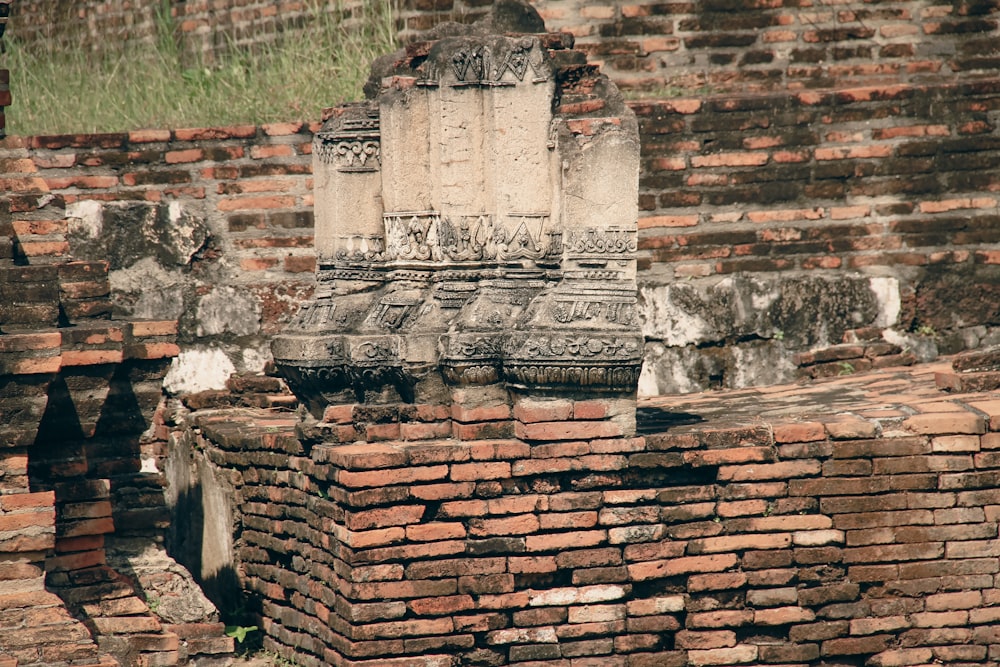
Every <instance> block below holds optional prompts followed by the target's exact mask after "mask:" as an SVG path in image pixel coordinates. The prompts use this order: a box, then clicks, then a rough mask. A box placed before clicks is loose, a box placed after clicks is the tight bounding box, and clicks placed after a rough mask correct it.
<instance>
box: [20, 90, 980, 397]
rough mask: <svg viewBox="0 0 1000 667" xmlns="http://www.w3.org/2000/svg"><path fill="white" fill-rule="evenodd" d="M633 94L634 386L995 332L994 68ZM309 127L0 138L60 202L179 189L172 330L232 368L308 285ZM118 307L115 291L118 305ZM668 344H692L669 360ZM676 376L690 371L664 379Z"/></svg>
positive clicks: (261, 344) (122, 302)
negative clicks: (191, 217) (241, 319)
mask: <svg viewBox="0 0 1000 667" xmlns="http://www.w3.org/2000/svg"><path fill="white" fill-rule="evenodd" d="M631 106H632V108H633V109H634V110H635V111H636V113H637V115H638V116H639V120H640V127H641V140H642V161H643V163H642V174H641V180H640V202H639V206H640V216H641V217H640V220H639V228H640V269H641V271H640V283H641V292H642V297H643V307H642V314H643V317H644V319H645V320H646V326H645V333H646V335H647V337H648V339H649V340H650V346H651V347H650V350H651V352H650V356H648V357H647V365H648V366H649V367H650V368H651V369H653V372H654V375H653V376H652V379H651V380H650V381H649V382H648V383H647V384H646V390H647V391H650V392H651V393H656V392H671V391H689V390H691V389H697V388H703V387H708V386H740V385H741V384H745V383H747V382H750V381H757V382H774V381H781V380H783V379H788V378H789V377H792V376H793V374H794V372H795V364H794V362H793V357H792V355H793V354H794V353H795V352H802V351H807V350H811V349H814V348H817V347H823V346H827V345H834V344H839V343H841V342H844V340H845V336H853V335H855V331H856V330H857V329H859V328H860V329H864V328H868V331H869V334H868V335H869V337H872V336H873V337H874V338H879V336H880V331H881V330H882V329H886V328H891V329H894V330H895V331H896V332H898V333H899V335H900V336H901V337H902V338H900V339H899V340H895V342H896V343H897V344H898V345H900V346H902V347H909V348H911V349H914V350H917V352H918V353H920V354H922V355H923V356H922V357H921V358H925V359H926V358H929V357H932V356H934V354H936V353H938V352H946V353H948V352H956V351H958V350H960V349H964V348H968V347H977V346H982V345H986V344H990V343H993V342H998V341H997V330H998V327H1000V310H998V308H997V307H996V306H995V304H996V303H1000V255H998V250H997V247H998V245H997V244H998V243H1000V218H998V205H1000V196H998V194H997V193H998V191H1000V177H998V175H997V171H996V169H995V168H994V167H995V165H996V164H997V161H998V160H1000V143H998V134H997V132H998V131H997V125H998V118H1000V80H997V79H976V80H970V81H967V82H959V83H948V84H940V83H939V84H920V85H911V84H894V85H886V86H866V87H858V88H843V89H837V90H816V91H797V92H796V91H792V92H780V93H778V92H772V93H758V94H744V95H738V96H735V95H715V96H707V97H701V98H676V99H670V100H661V101H633V102H631ZM313 129H315V127H314V126H311V125H307V124H303V123H281V124H273V125H268V126H264V127H259V128H258V127H253V126H239V127H228V128H214V129H179V130H173V131H167V130H162V131H160V130H155V131H152V130H151V131H136V132H131V133H127V134H113V135H83V136H59V137H34V138H30V139H11V140H8V143H7V145H8V146H12V145H16V144H18V142H22V143H24V142H26V145H28V146H30V154H31V157H32V158H33V160H34V161H35V164H36V165H37V167H38V170H39V173H40V175H41V176H42V177H43V178H44V179H45V181H46V182H47V183H48V185H49V187H50V188H51V189H52V190H53V191H54V192H56V193H58V194H60V195H62V196H63V197H64V198H65V199H66V201H67V202H69V203H71V204H72V203H74V202H79V201H82V200H87V199H95V200H137V201H152V202H178V203H179V204H180V205H181V206H182V207H183V208H184V209H185V210H187V211H189V212H191V213H193V214H196V215H197V216H199V217H201V218H202V219H204V220H205V221H206V224H207V226H208V228H209V229H210V231H211V237H212V238H211V241H210V243H209V244H208V246H207V248H206V249H205V251H203V252H202V253H201V254H200V255H199V256H198V258H197V261H196V262H194V263H193V264H192V267H191V270H186V271H185V272H182V273H181V274H178V276H179V277H178V278H177V280H178V281H179V282H180V283H183V285H184V287H183V290H185V294H186V296H185V301H184V313H183V314H182V313H179V314H178V316H179V317H181V321H182V330H181V340H182V341H183V342H185V343H186V344H187V345H189V346H190V345H194V344H211V345H222V346H224V347H225V349H226V350H227V353H229V354H230V356H231V357H233V358H235V359H237V365H238V370H243V368H241V367H239V364H240V363H241V362H240V361H239V358H240V355H241V354H242V350H245V349H247V348H254V349H264V348H266V345H267V337H268V336H269V335H272V334H273V333H274V332H276V331H277V330H279V329H280V327H281V325H282V323H283V322H284V321H286V320H287V318H288V316H289V315H290V313H292V312H294V310H295V308H296V307H297V304H298V303H299V302H300V301H301V299H303V298H307V297H308V295H309V293H310V290H311V288H312V281H313V276H312V271H313V269H314V267H315V257H314V256H313V251H312V248H311V243H312V224H313V223H312V212H311V205H312V193H311V188H312V179H311V176H310V170H311V166H310V163H311V155H310V154H309V153H310V148H311V144H310V141H311V137H312V135H311V132H312V130H313ZM53 240H56V239H53ZM39 248H42V249H44V248H49V246H48V245H46V246H39ZM40 251H41V250H40ZM81 259H91V260H94V261H103V260H105V259H106V258H105V257H103V256H102V257H82V258H81ZM734 285H735V287H733V286H734ZM873 285H874V286H875V287H872V286H873ZM727 286H728V287H727ZM803 286H805V287H803ZM859 286H860V287H859ZM214 287H226V288H231V289H235V290H237V291H238V292H239V293H240V294H242V295H244V296H245V297H246V298H247V299H249V300H251V301H253V302H254V303H256V304H258V306H257V308H258V309H259V313H260V315H259V319H260V325H259V328H258V329H257V330H256V331H255V332H254V333H253V335H252V336H250V337H247V335H246V332H245V331H244V332H242V333H240V334H239V335H237V334H233V333H232V332H225V331H223V332H221V333H211V334H206V333H204V332H201V333H199V329H198V327H199V321H198V318H197V316H196V313H197V312H198V309H199V307H200V304H201V303H202V301H201V299H203V298H204V295H205V293H206V292H207V291H210V290H211V289H212V288H214ZM723 288H726V289H730V290H731V291H730V292H725V291H724V289H723ZM876 288H877V289H878V290H882V292H883V293H881V295H880V296H878V298H876V297H874V296H873V290H874V289H876ZM741 290H742V291H741ZM776 290H777V291H776ZM859 290H860V291H859ZM772 293H780V295H779V296H780V298H779V297H775V296H773V294H772ZM769 294H771V296H768V295H769ZM755 295H756V296H755ZM119 296H120V295H119ZM754 299H756V300H754ZM741 301H745V302H746V304H747V305H745V306H741V305H739V304H740V302H741ZM862 302H864V303H865V304H868V305H866V306H865V308H860V306H859V305H858V304H859V303H862ZM128 307H129V304H128V302H127V299H122V298H120V299H119V308H120V309H122V314H128ZM684 318H687V319H684ZM691 318H694V320H693V321H694V322H695V324H696V325H695V326H691V325H690V321H692V320H691ZM917 332H922V335H920V336H917V337H915V336H914V334H915V333H917ZM671 350H683V355H686V356H684V357H683V358H682V359H680V361H678V359H679V357H677V356H676V355H675V356H670V354H667V352H670V353H671V354H672V353H673V352H671ZM734 350H735V351H734ZM738 350H751V351H752V352H753V354H755V355H758V356H757V357H754V358H755V359H758V361H755V362H754V361H752V360H751V361H748V360H747V358H748V357H747V355H746V354H744V355H743V357H741V358H737V357H738V355H739V354H742V353H740V352H738ZM759 350H764V351H765V352H766V353H760V352H758V351H759ZM921 350H923V352H922V353H921V352H920V351H921ZM928 350H929V351H928ZM664 351H666V352H664ZM661 352H663V353H662V354H661ZM657 355H659V356H657ZM918 356H920V355H919V354H918ZM897 358H898V357H897ZM741 359H742V361H741ZM899 359H900V360H901V361H903V359H902V358H899ZM679 367H680V368H683V373H682V374H683V375H685V376H686V377H688V378H689V381H684V382H680V381H676V380H675V379H671V378H672V374H676V373H675V369H676V368H679ZM741 367H742V370H741ZM657 369H659V370H657ZM754 374H757V375H758V376H759V377H758V378H757V379H756V380H747V379H744V378H745V377H747V376H753V375H754Z"/></svg>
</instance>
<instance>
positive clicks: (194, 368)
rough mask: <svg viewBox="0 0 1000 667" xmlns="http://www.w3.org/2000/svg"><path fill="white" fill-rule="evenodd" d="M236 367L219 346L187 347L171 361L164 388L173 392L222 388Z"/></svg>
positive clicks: (192, 391)
mask: <svg viewBox="0 0 1000 667" xmlns="http://www.w3.org/2000/svg"><path fill="white" fill-rule="evenodd" d="M235 372H236V367H235V366H234V365H233V362H232V361H230V360H229V357H227V356H226V353H225V352H223V351H222V350H220V349H218V348H204V349H193V350H184V351H182V352H181V353H180V354H179V355H177V356H176V357H174V359H173V360H172V361H171V362H170V370H168V371H167V375H166V377H165V378H163V388H164V389H166V390H167V392H169V393H171V394H193V393H196V392H199V391H207V390H209V389H222V388H224V387H225V386H226V380H228V379H229V376H230V375H232V374H233V373H235Z"/></svg>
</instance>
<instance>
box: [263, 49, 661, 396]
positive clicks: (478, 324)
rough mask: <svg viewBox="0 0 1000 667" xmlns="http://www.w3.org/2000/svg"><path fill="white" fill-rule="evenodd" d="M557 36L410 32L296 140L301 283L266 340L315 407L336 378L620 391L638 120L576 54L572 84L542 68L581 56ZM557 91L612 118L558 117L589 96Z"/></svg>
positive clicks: (364, 386)
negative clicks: (311, 242)
mask: <svg viewBox="0 0 1000 667" xmlns="http://www.w3.org/2000/svg"><path fill="white" fill-rule="evenodd" d="M556 43H557V41H555V40H552V39H551V38H547V39H540V38H539V37H538V36H535V35H521V36H510V35H496V34H492V35H491V34H485V33H483V32H480V33H476V32H472V33H469V34H464V35H457V36H447V37H443V38H440V39H437V40H435V41H428V42H425V43H421V44H420V45H419V46H413V47H412V48H411V49H410V50H409V51H403V52H400V53H398V54H395V55H394V56H393V57H392V58H389V59H386V60H384V61H382V64H380V65H378V66H377V67H378V68H381V69H378V70H377V71H373V77H372V78H371V79H370V80H369V87H368V88H367V89H366V90H368V91H370V93H371V94H372V96H373V99H371V100H370V101H369V102H366V103H358V104H347V105H342V106H340V107H337V108H335V109H333V110H331V111H330V113H329V114H328V118H327V119H326V121H325V122H324V125H323V128H322V129H321V130H320V131H319V132H317V133H316V135H315V139H314V154H315V158H314V161H313V169H314V179H315V180H314V182H315V184H316V192H315V201H316V215H315V219H316V239H317V241H316V243H317V256H318V270H317V283H318V288H317V294H318V296H317V298H316V300H315V301H314V302H312V303H310V304H306V305H305V306H304V307H303V308H302V310H301V311H300V312H299V314H298V315H297V316H296V317H295V319H294V320H293V321H292V322H291V323H290V326H289V330H286V332H285V333H283V334H282V335H281V336H279V337H278V339H276V341H275V343H274V345H273V352H274V356H275V362H276V365H277V367H278V369H279V370H280V371H281V372H282V373H283V374H284V375H285V376H286V377H287V378H288V379H289V383H290V386H291V387H292V389H293V390H294V391H296V393H299V394H302V395H304V396H306V395H307V396H308V397H309V400H310V401H311V403H310V405H311V407H312V408H313V412H314V414H316V413H317V412H318V413H319V414H322V410H321V409H319V408H321V407H322V402H323V401H325V400H326V401H330V400H347V399H345V396H346V395H347V394H350V395H351V396H353V397H354V400H359V401H360V400H371V401H377V400H389V399H388V398H387V397H394V398H393V400H416V401H419V402H429V403H434V402H441V403H447V402H450V401H451V400H452V399H453V397H454V396H457V395H459V394H461V395H465V394H466V393H468V392H472V393H476V392H481V393H486V394H489V395H490V396H493V397H496V396H503V395H507V387H514V388H516V389H517V391H518V392H525V391H530V390H531V389H533V388H540V389H545V390H546V391H550V390H552V391H559V392H565V393H567V394H577V393H580V392H590V391H596V392H602V393H604V394H606V393H608V392H612V393H613V392H619V393H625V394H628V393H630V392H634V391H635V388H636V383H637V381H638V375H639V370H640V368H641V360H642V348H643V340H642V336H641V334H640V333H639V326H638V321H637V317H636V303H637V297H636V286H635V269H636V259H635V254H636V249H637V229H636V218H637V214H638V209H637V200H638V171H639V169H638V167H639V140H638V126H637V124H636V122H635V118H634V115H633V114H632V113H631V111H629V109H628V108H627V107H626V105H625V103H624V100H623V99H622V98H621V96H620V94H619V93H618V92H617V90H616V89H615V87H614V85H613V84H611V83H610V82H609V81H607V80H606V79H604V78H601V77H600V75H597V74H595V73H594V72H593V70H592V68H589V69H586V76H588V77H592V80H588V81H586V82H584V83H581V79H580V76H584V74H581V73H580V72H584V70H580V72H577V73H576V74H573V75H566V71H565V69H564V70H562V71H561V74H562V75H566V76H556V71H557V67H564V68H565V67H566V65H560V64H559V63H561V62H583V61H584V60H585V59H584V57H583V54H573V55H571V57H570V58H569V59H568V60H565V59H562V60H561V59H555V58H553V57H552V55H551V53H550V52H549V50H548V49H549V48H553V46H552V45H553V44H556ZM543 44H546V45H549V46H548V47H546V46H543ZM560 48H561V47H560ZM574 71H576V70H574ZM574 77H575V78H574ZM560 87H562V88H560ZM564 95H569V96H592V97H593V99H594V100H595V101H597V100H599V101H600V102H601V104H593V105H590V104H587V105H565V104H563V105H561V104H560V100H562V99H565V98H564ZM567 107H587V108H590V107H593V108H596V109H600V114H602V117H605V116H606V117H607V118H605V120H607V119H610V120H611V121H613V122H601V123H594V124H593V129H594V131H593V132H588V133H581V132H576V133H574V132H572V131H570V129H569V127H570V124H569V123H568V121H569V120H572V119H574V118H588V117H590V114H591V112H581V113H580V114H579V115H572V114H571V113H570V112H566V111H564V110H563V109H565V108H567ZM483 385H490V386H488V387H484V386H483ZM459 388H464V389H459ZM345 392H346V394H345Z"/></svg>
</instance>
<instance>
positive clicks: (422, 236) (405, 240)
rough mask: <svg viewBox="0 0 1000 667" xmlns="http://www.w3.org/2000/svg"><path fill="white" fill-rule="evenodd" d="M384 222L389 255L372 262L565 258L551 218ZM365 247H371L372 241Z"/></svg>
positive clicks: (425, 216)
mask: <svg viewBox="0 0 1000 667" xmlns="http://www.w3.org/2000/svg"><path fill="white" fill-rule="evenodd" d="M382 219H383V223H384V225H385V251H384V252H381V253H380V254H379V253H376V254H374V255H372V258H371V259H372V261H417V262H441V261H452V262H504V261H515V260H522V259H527V260H534V261H536V262H543V260H551V261H553V262H557V261H558V259H559V256H560V254H561V252H562V233H561V232H558V231H556V230H552V229H549V214H548V213H547V212H511V213H507V214H505V215H503V216H502V217H500V219H498V216H497V215H495V214H492V213H471V214H442V213H441V212H439V211H397V212H391V213H385V214H384V215H383V216H382ZM351 243H352V246H353V240H352V241H351ZM358 245H359V246H360V240H359V241H358ZM367 247H369V248H372V247H373V244H372V243H371V241H368V242H367ZM349 256H350V253H345V258H347V257H349ZM353 258H360V256H359V255H358V254H357V253H355V254H354V257H353Z"/></svg>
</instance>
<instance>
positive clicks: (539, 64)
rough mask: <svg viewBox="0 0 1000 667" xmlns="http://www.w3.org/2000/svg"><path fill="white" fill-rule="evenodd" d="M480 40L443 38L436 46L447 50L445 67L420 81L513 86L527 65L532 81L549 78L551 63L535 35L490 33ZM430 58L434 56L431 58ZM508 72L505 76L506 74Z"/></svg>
mask: <svg viewBox="0 0 1000 667" xmlns="http://www.w3.org/2000/svg"><path fill="white" fill-rule="evenodd" d="M482 42H483V40H481V39H480V40H475V41H473V40H468V39H463V38H452V39H443V40H441V42H440V43H439V48H441V49H442V50H444V51H445V53H447V54H449V55H450V57H448V58H446V59H442V60H447V62H448V63H449V64H450V65H451V67H450V68H449V69H448V70H445V71H437V72H433V71H432V72H428V76H427V78H426V79H424V80H422V81H421V82H420V85H433V84H441V85H450V86H454V87H461V86H514V85H517V83H519V82H522V81H524V80H525V78H524V77H525V74H526V73H527V72H528V70H529V69H530V70H531V71H532V73H533V74H534V76H533V77H532V79H531V83H541V82H543V81H548V80H549V77H550V76H551V74H552V72H551V66H550V65H549V64H548V62H547V59H546V57H545V54H544V51H545V50H544V49H543V48H542V47H541V45H540V43H539V41H538V38H536V37H520V38H516V39H510V38H504V37H499V36H498V37H493V38H490V39H489V40H488V43H482ZM429 60H430V61H431V62H434V61H435V60H437V59H436V58H433V57H432V58H430V59H429ZM508 74H509V75H510V76H507V75H508Z"/></svg>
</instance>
